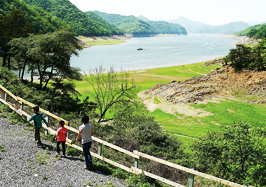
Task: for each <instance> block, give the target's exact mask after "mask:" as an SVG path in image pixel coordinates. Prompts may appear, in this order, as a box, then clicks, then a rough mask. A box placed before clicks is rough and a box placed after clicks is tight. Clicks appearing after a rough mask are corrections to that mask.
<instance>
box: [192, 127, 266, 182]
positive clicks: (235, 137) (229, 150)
mask: <svg viewBox="0 0 266 187" xmlns="http://www.w3.org/2000/svg"><path fill="white" fill-rule="evenodd" d="M265 136H266V130H265V129H264V128H260V127H254V126H252V125H251V124H248V123H245V122H238V123H234V124H232V125H230V126H223V127H222V128H221V131H220V132H209V133H208V134H207V135H206V136H205V137H203V138H200V139H199V140H198V141H196V142H195V143H194V145H193V148H194V150H195V152H194V155H193V158H194V168H196V169H198V170H200V171H202V172H204V173H211V174H213V175H214V176H216V177H221V178H224V179H227V180H230V181H233V182H236V183H242V184H245V185H252V186H253V185H255V186H265V185H266V178H265V176H266V145H265V144H264V143H263V140H264V138H265Z"/></svg>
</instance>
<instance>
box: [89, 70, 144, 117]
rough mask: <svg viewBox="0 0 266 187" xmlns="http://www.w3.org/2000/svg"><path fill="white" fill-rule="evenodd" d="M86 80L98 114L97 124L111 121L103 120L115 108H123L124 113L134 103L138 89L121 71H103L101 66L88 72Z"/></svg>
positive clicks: (127, 74)
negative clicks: (91, 89) (90, 88)
mask: <svg viewBox="0 0 266 187" xmlns="http://www.w3.org/2000/svg"><path fill="white" fill-rule="evenodd" d="M86 77H87V78H86V80H87V81H88V82H89V84H90V85H91V86H92V88H93V91H92V93H90V94H91V95H92V97H93V101H94V102H95V103H96V104H97V108H98V109H99V112H100V118H99V120H98V122H104V121H109V120H113V119H114V118H111V119H104V117H105V115H106V113H107V111H109V110H111V109H115V107H120V109H121V106H122V107H123V110H124V112H126V111H127V109H128V108H129V107H130V106H131V105H132V104H134V103H135V100H136V98H137V92H138V90H139V89H138V87H137V86H136V85H135V82H134V81H133V79H130V77H129V73H128V72H126V71H123V70H121V72H117V71H115V70H114V68H113V67H110V69H109V70H105V69H104V68H103V67H102V66H100V67H99V68H95V69H93V70H91V71H90V73H89V75H88V76H86Z"/></svg>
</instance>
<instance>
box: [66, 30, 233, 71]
mask: <svg viewBox="0 0 266 187" xmlns="http://www.w3.org/2000/svg"><path fill="white" fill-rule="evenodd" d="M236 42H237V41H236V40H234V39H231V38H224V37H220V36H212V35H204V36H203V35H202V34H190V35H188V36H167V37H144V38H132V39H131V40H129V41H128V42H127V43H123V44H119V45H105V46H93V47H90V48H86V49H83V50H82V51H80V53H79V57H76V56H74V57H72V58H71V66H73V67H78V68H80V69H81V70H82V71H83V72H88V71H89V70H90V69H93V68H95V67H99V66H100V65H102V66H103V67H104V68H105V69H108V68H109V67H110V66H113V67H114V68H115V69H118V70H120V69H121V68H122V69H123V70H138V69H149V68H158V67H169V66H177V65H184V64H191V63H197V62H202V61H207V60H212V59H214V58H218V57H222V56H225V55H227V54H228V53H229V49H232V48H235V43H236ZM139 47H141V48H143V49H144V50H142V51H137V48H139Z"/></svg>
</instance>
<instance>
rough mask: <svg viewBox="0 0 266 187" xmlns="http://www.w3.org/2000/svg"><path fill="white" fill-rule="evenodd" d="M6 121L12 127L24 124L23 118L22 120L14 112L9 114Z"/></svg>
mask: <svg viewBox="0 0 266 187" xmlns="http://www.w3.org/2000/svg"><path fill="white" fill-rule="evenodd" d="M8 119H9V123H10V124H13V125H15V124H23V123H25V122H26V120H25V118H22V117H21V116H20V115H19V114H18V113H16V112H14V111H13V112H12V113H11V114H9V116H8Z"/></svg>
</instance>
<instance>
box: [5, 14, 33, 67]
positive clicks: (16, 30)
mask: <svg viewBox="0 0 266 187" xmlns="http://www.w3.org/2000/svg"><path fill="white" fill-rule="evenodd" d="M32 25H33V23H31V22H30V21H28V20H27V19H26V18H25V16H24V14H23V13H22V12H21V10H13V11H11V12H10V15H7V16H4V15H0V28H1V29H0V47H1V48H2V51H3V64H2V67H5V66H6V61H7V60H8V65H7V66H8V69H10V68H11V65H10V57H11V54H10V53H9V51H10V45H9V44H8V42H9V41H10V40H12V39H14V38H19V37H27V36H28V35H29V33H33V27H32Z"/></svg>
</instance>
